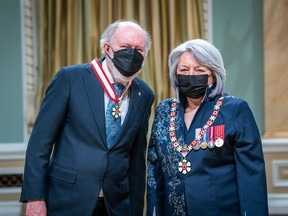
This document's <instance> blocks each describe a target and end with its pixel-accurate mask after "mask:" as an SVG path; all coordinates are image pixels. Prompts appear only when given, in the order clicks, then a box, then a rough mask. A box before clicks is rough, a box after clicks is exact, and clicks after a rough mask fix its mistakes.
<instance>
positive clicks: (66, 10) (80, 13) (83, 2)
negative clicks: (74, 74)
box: [36, 0, 206, 116]
mask: <svg viewBox="0 0 288 216" xmlns="http://www.w3.org/2000/svg"><path fill="white" fill-rule="evenodd" d="M36 2H37V9H38V10H37V11H38V17H39V22H38V24H39V26H38V35H39V40H38V41H39V44H38V47H39V75H38V78H39V81H38V92H37V95H38V97H37V98H36V110H39V104H40V102H41V100H42V98H43V96H44V94H45V90H46V88H47V86H48V85H49V83H50V81H51V79H52V77H53V76H54V75H55V73H56V72H57V71H58V70H59V69H60V68H61V67H62V66H65V65H71V64H77V63H84V62H90V61H91V60H92V59H94V58H96V57H101V51H100V46H99V40H100V37H101V33H102V32H103V31H104V29H105V28H106V27H107V25H109V24H110V23H112V22H114V21H116V20H117V19H134V20H136V21H137V22H138V23H139V24H140V25H142V26H143V27H144V28H145V29H146V30H147V31H148V32H149V33H150V35H151V38H152V46H151V50H150V52H149V54H148V56H147V58H146V61H145V65H144V68H143V69H142V73H141V74H140V77H141V78H142V79H143V80H145V81H146V82H147V83H148V85H150V87H151V88H152V89H153V91H154V93H155V102H154V106H153V109H152V113H151V116H154V112H155V109H156V106H157V105H158V103H159V102H160V101H161V100H163V99H166V98H168V97H171V96H174V95H173V91H172V89H171V86H170V81H169V72H168V55H169V52H170V50H171V49H173V48H174V47H175V46H177V45H178V44H180V43H182V42H184V41H186V40H188V39H193V38H205V37H206V36H205V35H204V34H205V32H204V21H203V20H204V16H203V14H204V12H203V0H41V1H36Z"/></svg>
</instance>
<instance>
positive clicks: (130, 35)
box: [112, 23, 146, 47]
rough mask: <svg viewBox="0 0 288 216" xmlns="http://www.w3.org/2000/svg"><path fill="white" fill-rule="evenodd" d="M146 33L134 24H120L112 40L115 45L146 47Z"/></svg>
mask: <svg viewBox="0 0 288 216" xmlns="http://www.w3.org/2000/svg"><path fill="white" fill-rule="evenodd" d="M145 42H146V41H145V33H144V31H143V30H142V29H141V27H140V26H138V25H136V24H134V23H120V24H119V27H118V28H117V29H116V31H115V33H114V36H113V38H112V43H113V44H115V45H119V46H120V45H121V44H128V45H130V46H141V47H145Z"/></svg>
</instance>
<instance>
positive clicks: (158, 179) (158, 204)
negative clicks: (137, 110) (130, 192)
mask: <svg viewBox="0 0 288 216" xmlns="http://www.w3.org/2000/svg"><path fill="white" fill-rule="evenodd" d="M158 111H159V107H158ZM158 111H156V116H155V119H154V122H153V126H152V130H151V136H150V142H149V146H148V159H147V165H148V166H147V167H148V179H147V216H154V215H162V214H161V212H162V211H163V207H162V205H163V203H164V201H163V193H164V192H163V191H164V188H163V187H164V182H163V175H162V169H161V164H160V160H159V158H158V153H157V137H156V136H157V129H156V124H157V122H158V121H159V112H158Z"/></svg>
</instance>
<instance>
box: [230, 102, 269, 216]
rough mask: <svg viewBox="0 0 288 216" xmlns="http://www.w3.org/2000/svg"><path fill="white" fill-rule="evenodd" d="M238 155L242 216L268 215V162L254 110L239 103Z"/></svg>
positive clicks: (235, 112) (236, 123)
mask: <svg viewBox="0 0 288 216" xmlns="http://www.w3.org/2000/svg"><path fill="white" fill-rule="evenodd" d="M233 119H234V127H235V142H234V143H235V145H234V156H235V165H236V172H237V183H238V191H239V200H240V209H241V214H240V215H262V216H267V215H268V205H267V188H266V174H265V162H264V156H263V150H262V142H261V137H260V134H259V130H258V127H257V125H256V122H255V119H254V116H253V114H252V111H251V110H250V108H249V106H248V104H247V103H246V102H245V101H243V100H239V101H238V102H237V104H236V106H235V107H234V110H233Z"/></svg>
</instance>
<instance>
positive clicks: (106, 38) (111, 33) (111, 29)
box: [100, 20, 151, 55]
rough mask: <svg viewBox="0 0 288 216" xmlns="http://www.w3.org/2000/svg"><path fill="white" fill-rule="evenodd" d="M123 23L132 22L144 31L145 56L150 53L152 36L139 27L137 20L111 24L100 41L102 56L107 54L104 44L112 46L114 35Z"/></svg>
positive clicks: (119, 21)
mask: <svg viewBox="0 0 288 216" xmlns="http://www.w3.org/2000/svg"><path fill="white" fill-rule="evenodd" d="M122 22H131V23H134V24H136V25H138V26H139V27H140V28H141V29H142V30H143V33H144V35H145V40H146V42H145V47H144V48H145V55H146V54H147V53H148V51H149V50H150V47H151V36H150V34H149V33H148V32H147V31H146V30H145V29H144V28H143V27H142V26H140V25H139V23H138V22H136V21H135V20H118V21H116V22H114V23H112V24H110V25H109V26H108V27H107V28H106V30H105V31H104V32H103V33H102V35H101V39H100V47H101V52H102V54H105V51H104V44H105V43H106V42H107V43H109V44H112V42H113V36H114V33H115V31H116V29H117V28H118V27H119V24H120V23H122Z"/></svg>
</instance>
